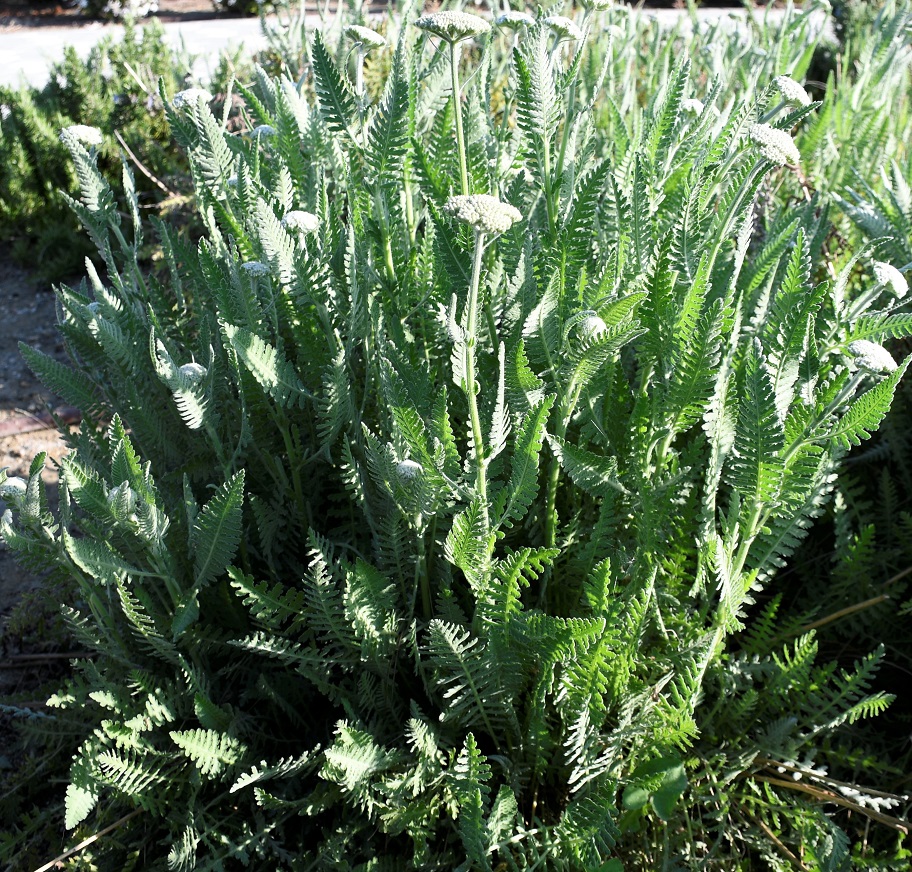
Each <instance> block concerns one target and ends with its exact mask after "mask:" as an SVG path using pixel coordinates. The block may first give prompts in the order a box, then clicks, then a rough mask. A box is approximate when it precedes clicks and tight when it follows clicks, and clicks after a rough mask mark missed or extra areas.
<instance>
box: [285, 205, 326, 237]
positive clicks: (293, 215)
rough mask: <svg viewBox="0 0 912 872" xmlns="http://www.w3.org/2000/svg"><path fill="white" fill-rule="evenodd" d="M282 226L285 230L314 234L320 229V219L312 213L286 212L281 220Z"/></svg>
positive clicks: (297, 210) (296, 210)
mask: <svg viewBox="0 0 912 872" xmlns="http://www.w3.org/2000/svg"><path fill="white" fill-rule="evenodd" d="M282 226H283V227H284V228H285V229H286V230H300V231H301V232H302V233H316V231H317V230H318V228H319V227H320V219H319V218H317V216H316V215H314V214H313V212H303V211H301V210H299V209H295V210H293V211H291V212H286V213H285V217H284V218H282Z"/></svg>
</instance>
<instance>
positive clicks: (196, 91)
mask: <svg viewBox="0 0 912 872" xmlns="http://www.w3.org/2000/svg"><path fill="white" fill-rule="evenodd" d="M211 99H212V94H210V93H209V92H208V91H207V90H206V89H205V88H187V89H186V90H184V91H178V92H177V93H176V94H175V95H174V99H173V100H172V101H171V102H172V104H173V105H174V108H175V109H186V108H187V107H188V106H195V105H196V104H197V103H199V101H200V100H202V101H203V102H204V103H208V102H209V101H210V100H211Z"/></svg>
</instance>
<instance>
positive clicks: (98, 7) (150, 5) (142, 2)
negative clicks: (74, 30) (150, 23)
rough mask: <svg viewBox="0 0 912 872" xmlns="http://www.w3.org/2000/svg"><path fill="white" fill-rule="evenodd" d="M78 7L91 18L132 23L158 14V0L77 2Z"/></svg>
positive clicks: (85, 0) (95, 0)
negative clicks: (137, 19)
mask: <svg viewBox="0 0 912 872" xmlns="http://www.w3.org/2000/svg"><path fill="white" fill-rule="evenodd" d="M76 5H77V7H78V8H79V9H80V10H81V11H82V13H83V14H84V15H87V16H89V17H91V18H112V19H115V20H118V21H120V20H128V21H132V20H134V19H136V18H145V17H146V16H147V15H154V14H155V13H156V12H158V0H77V3H76Z"/></svg>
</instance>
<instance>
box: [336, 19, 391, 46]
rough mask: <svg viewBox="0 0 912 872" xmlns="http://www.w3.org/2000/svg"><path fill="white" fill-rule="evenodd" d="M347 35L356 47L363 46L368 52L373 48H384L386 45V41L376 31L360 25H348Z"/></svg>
mask: <svg viewBox="0 0 912 872" xmlns="http://www.w3.org/2000/svg"><path fill="white" fill-rule="evenodd" d="M345 35H346V36H347V37H348V38H349V39H350V40H351V41H352V42H353V43H354V44H355V45H363V46H364V47H365V48H367V50H368V51H370V49H372V48H383V46H385V45H386V40H385V39H384V38H383V37H382V36H380V34H379V33H377V31H376V30H371V29H370V28H369V27H362V26H361V25H360V24H348V25H346V26H345Z"/></svg>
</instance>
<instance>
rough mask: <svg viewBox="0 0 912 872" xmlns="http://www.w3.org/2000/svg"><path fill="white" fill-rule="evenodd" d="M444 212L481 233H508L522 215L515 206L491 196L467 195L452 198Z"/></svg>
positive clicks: (445, 206) (447, 202)
mask: <svg viewBox="0 0 912 872" xmlns="http://www.w3.org/2000/svg"><path fill="white" fill-rule="evenodd" d="M443 211H444V212H446V213H447V214H448V215H452V216H453V217H454V218H456V219H457V220H459V221H464V222H465V223H466V224H468V225H470V226H471V227H474V228H475V230H478V231H479V232H481V233H489V234H491V235H495V236H496V235H498V234H500V233H506V231H507V230H509V229H510V228H511V227H512V226H513V225H514V224H515V223H516V222H517V221H521V220H522V214H521V213H520V211H519V209H517V208H516V207H515V206H511V205H510V204H509V203H504V202H502V201H500V200H498V199H497V197H492V196H491V195H490V194H467V195H458V196H456V197H450V199H449V200H447V201H446V204H445V205H444V207H443Z"/></svg>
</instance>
